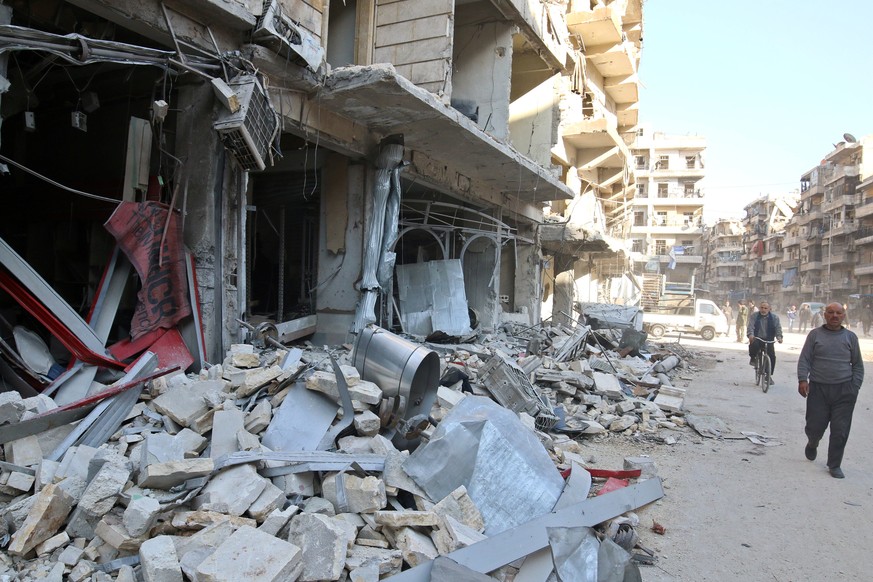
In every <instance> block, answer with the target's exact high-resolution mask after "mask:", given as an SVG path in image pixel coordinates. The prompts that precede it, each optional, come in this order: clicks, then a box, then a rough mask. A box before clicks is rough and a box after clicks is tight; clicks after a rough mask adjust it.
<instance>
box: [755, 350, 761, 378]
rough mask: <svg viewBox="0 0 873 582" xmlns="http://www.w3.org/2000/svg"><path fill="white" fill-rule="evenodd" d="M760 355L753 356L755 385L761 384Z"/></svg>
mask: <svg viewBox="0 0 873 582" xmlns="http://www.w3.org/2000/svg"><path fill="white" fill-rule="evenodd" d="M761 369H762V368H761V354H758V355H757V356H755V384H760V383H761Z"/></svg>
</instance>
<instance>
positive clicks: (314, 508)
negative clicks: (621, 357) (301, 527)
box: [300, 497, 336, 516]
mask: <svg viewBox="0 0 873 582" xmlns="http://www.w3.org/2000/svg"><path fill="white" fill-rule="evenodd" d="M300 509H301V511H302V512H303V513H320V514H321V515H330V516H334V515H336V508H335V507H334V505H333V503H331V502H330V501H328V500H327V499H325V498H324V497H310V498H309V499H307V500H306V501H304V502H303V506H302V507H301V508H300Z"/></svg>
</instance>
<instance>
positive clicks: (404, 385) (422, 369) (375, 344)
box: [352, 326, 440, 445]
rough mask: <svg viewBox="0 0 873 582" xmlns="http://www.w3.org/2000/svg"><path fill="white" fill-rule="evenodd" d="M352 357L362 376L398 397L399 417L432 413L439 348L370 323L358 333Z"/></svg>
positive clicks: (438, 372) (438, 370) (406, 417)
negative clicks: (419, 343) (407, 338)
mask: <svg viewBox="0 0 873 582" xmlns="http://www.w3.org/2000/svg"><path fill="white" fill-rule="evenodd" d="M352 361H353V362H354V365H355V368H356V369H357V370H358V373H360V375H361V379H363V380H366V381H368V382H373V383H374V384H376V385H378V386H379V387H380V388H381V389H382V393H383V394H384V395H385V396H386V397H389V398H394V399H395V406H396V408H395V415H396V417H397V420H401V419H403V420H407V419H410V418H412V417H414V416H416V415H424V416H425V417H427V416H428V415H429V414H430V409H431V407H432V406H433V403H434V401H435V400H436V393H437V388H438V387H439V380H440V358H439V355H437V353H436V352H434V351H432V350H429V349H427V348H426V347H424V346H421V345H418V344H415V343H412V342H410V341H407V340H405V339H403V338H401V337H399V336H397V335H395V334H393V333H391V332H390V331H388V330H385V329H382V328H380V327H376V326H369V327H366V328H364V329H363V330H361V332H360V333H359V334H358V338H357V340H356V341H355V349H354V352H353V354H352ZM397 444H398V443H397V441H396V440H395V445H397ZM409 444H412V443H409Z"/></svg>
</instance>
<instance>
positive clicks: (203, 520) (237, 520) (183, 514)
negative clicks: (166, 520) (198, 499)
mask: <svg viewBox="0 0 873 582" xmlns="http://www.w3.org/2000/svg"><path fill="white" fill-rule="evenodd" d="M223 521H226V522H228V523H230V524H231V525H232V526H233V527H234V529H237V528H240V527H242V526H244V525H247V526H249V527H256V526H257V525H258V523H257V522H256V521H255V520H254V519H251V518H249V517H240V516H234V515H227V514H226V513H222V512H219V511H203V510H201V511H177V512H176V513H174V514H173V519H172V522H171V523H172V525H173V527H175V528H177V529H204V528H207V527H210V526H213V525H215V524H217V523H221V522H223Z"/></svg>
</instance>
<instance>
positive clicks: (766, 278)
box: [761, 273, 782, 283]
mask: <svg viewBox="0 0 873 582" xmlns="http://www.w3.org/2000/svg"><path fill="white" fill-rule="evenodd" d="M781 280H782V273H767V274H765V275H761V281H762V282H764V283H767V282H770V281H781Z"/></svg>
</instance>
